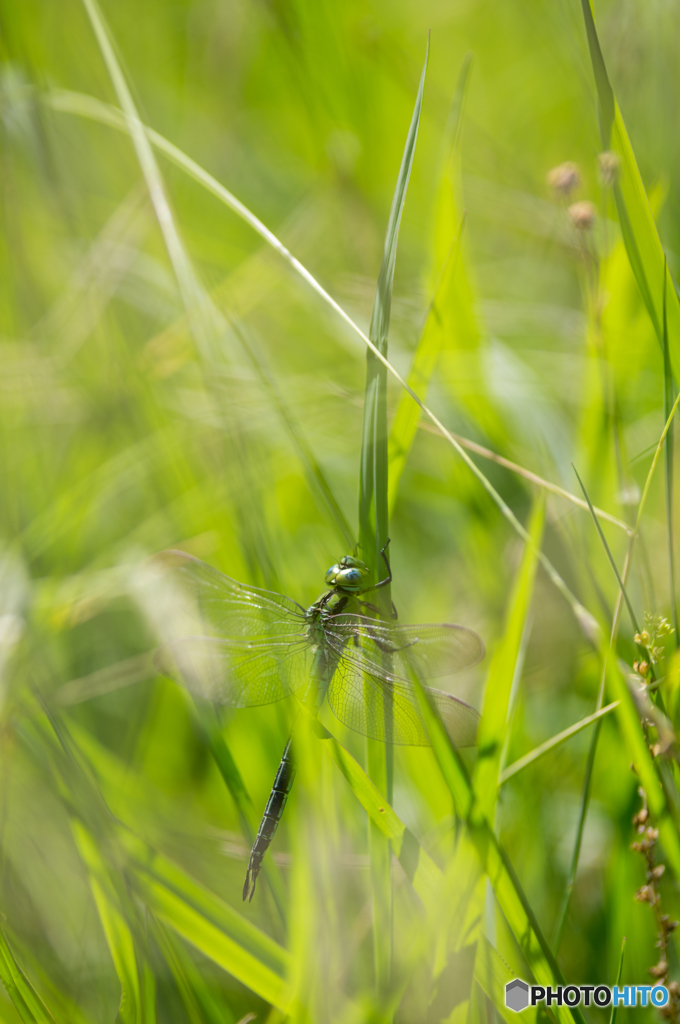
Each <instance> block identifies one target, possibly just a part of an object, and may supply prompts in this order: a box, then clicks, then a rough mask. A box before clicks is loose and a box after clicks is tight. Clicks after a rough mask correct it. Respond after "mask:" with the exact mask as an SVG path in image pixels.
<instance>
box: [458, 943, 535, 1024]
mask: <svg viewBox="0 0 680 1024" xmlns="http://www.w3.org/2000/svg"><path fill="white" fill-rule="evenodd" d="M515 977H516V976H515V974H514V973H513V972H512V971H511V970H510V968H509V967H508V965H507V964H506V962H505V960H504V959H503V958H502V957H501V955H500V954H499V952H498V950H497V949H496V948H495V947H494V946H492V945H491V943H490V942H489V940H488V939H487V938H486V936H485V935H482V936H481V937H480V939H479V942H478V943H477V954H476V956H475V971H474V978H475V981H476V982H477V984H478V985H479V986H480V988H481V989H482V991H483V992H485V993H486V995H487V996H488V998H489V999H490V1000H491V1002H492V1003H493V1005H494V1008H495V1009H496V1011H497V1012H498V1013H499V1014H500V1016H501V1017H502V1018H503V1020H506V1021H507V1022H508V1024H515V1022H516V1021H517V1014H516V1013H515V1011H514V1010H509V1009H508V1008H507V1006H506V1005H505V986H506V985H507V983H508V982H509V981H514V979H515ZM522 1020H523V1021H533V1022H534V1024H535V1022H536V1021H537V1020H538V1007H536V1006H527V1007H526V1009H525V1010H522Z"/></svg>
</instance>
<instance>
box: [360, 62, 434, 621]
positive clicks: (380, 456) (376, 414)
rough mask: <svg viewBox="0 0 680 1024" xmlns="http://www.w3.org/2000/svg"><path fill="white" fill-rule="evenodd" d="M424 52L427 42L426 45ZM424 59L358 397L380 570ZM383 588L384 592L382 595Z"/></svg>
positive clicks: (366, 510)
mask: <svg viewBox="0 0 680 1024" xmlns="http://www.w3.org/2000/svg"><path fill="white" fill-rule="evenodd" d="M428 51H429V43H428ZM427 59H428V55H427V54H426V56H425V64H424V65H423V70H422V73H421V76H420V85H419V87H418V95H417V97H416V103H415V107H414V110H413V117H412V119H411V125H410V127H409V131H408V135H407V137H406V145H405V147H404V154H403V156H402V161H401V167H400V168H399V174H398V177H397V184H396V187H395V190H394V196H393V198H392V207H391V209H390V216H389V220H388V222H387V231H386V233H385V246H384V250H383V257H382V263H381V266H380V274H379V276H378V286H377V289H376V294H375V300H374V302H373V312H372V313H371V323H370V326H369V330H368V336H369V339H370V341H371V342H372V345H371V346H370V348H369V351H368V353H367V356H366V359H367V362H366V390H365V396H364V427H363V439H362V446H361V478H360V494H359V541H360V543H361V551H362V556H363V558H364V559H365V560H366V561H367V562H368V564H369V565H370V566H371V567H372V568H373V569H374V571H376V572H379V571H380V549H381V548H382V546H383V544H385V543H386V541H387V537H388V520H389V510H388V503H387V502H388V494H387V472H388V453H387V367H386V365H385V363H384V362H383V360H381V359H379V358H377V356H378V355H380V356H382V357H383V359H386V358H387V338H388V334H389V327H390V312H391V308H392V285H393V281H394V268H395V263H396V259H397V241H398V238H399V225H400V223H401V215H402V212H403V209H404V203H405V201H406V190H407V188H408V182H409V178H410V177H411V169H412V167H413V158H414V156H415V148H416V140H417V138H418V126H419V124H420V112H421V109H422V104H423V90H424V88H425V72H426V70H427ZM388 589H389V588H386V590H388ZM383 594H384V595H385V597H384V598H383V604H384V606H385V608H386V609H389V595H388V594H386V591H383Z"/></svg>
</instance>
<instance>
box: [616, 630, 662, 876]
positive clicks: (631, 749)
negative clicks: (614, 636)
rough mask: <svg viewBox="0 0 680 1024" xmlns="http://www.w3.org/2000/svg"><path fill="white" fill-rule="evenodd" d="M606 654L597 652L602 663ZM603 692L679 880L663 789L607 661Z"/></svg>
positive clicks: (633, 709)
mask: <svg viewBox="0 0 680 1024" xmlns="http://www.w3.org/2000/svg"><path fill="white" fill-rule="evenodd" d="M605 654H606V651H604V650H603V651H602V652H601V657H602V659H603V661H604V656H605ZM606 683H607V691H608V693H609V696H610V698H611V699H613V700H615V701H618V707H617V708H616V718H617V721H618V723H619V728H620V730H621V735H622V736H623V740H624V743H625V745H626V749H627V753H628V756H629V757H630V759H631V761H632V762H633V764H634V765H635V769H636V771H637V774H638V776H639V778H640V783H641V785H642V786H643V788H644V790H645V793H646V794H647V805H648V807H649V811H650V814H651V815H652V820H653V821H654V823H655V824H656V826H657V827H658V829H659V833H660V839H661V843H662V845H663V848H664V853H665V854H666V857H667V859H668V861H669V863H670V865H671V866H672V869H673V871H674V873H675V875H676V877H678V878H680V838H679V831H678V828H677V826H676V823H675V822H674V821H673V818H672V815H671V808H670V806H669V803H668V801H667V799H666V795H665V793H664V788H663V785H662V782H661V779H660V778H659V775H658V774H657V771H656V767H655V765H656V761H655V760H652V756H651V754H650V752H649V744H648V742H647V738H646V736H645V734H644V732H643V730H642V727H641V725H640V716H639V711H638V708H637V706H636V704H635V701H634V700H633V697H632V694H631V693H630V690H629V688H628V686H627V684H626V681H625V679H624V677H623V675H622V673H621V671H620V669H619V667H618V665H614V664H612V659H611V658H609V659H608V660H607V662H606ZM657 760H659V759H657Z"/></svg>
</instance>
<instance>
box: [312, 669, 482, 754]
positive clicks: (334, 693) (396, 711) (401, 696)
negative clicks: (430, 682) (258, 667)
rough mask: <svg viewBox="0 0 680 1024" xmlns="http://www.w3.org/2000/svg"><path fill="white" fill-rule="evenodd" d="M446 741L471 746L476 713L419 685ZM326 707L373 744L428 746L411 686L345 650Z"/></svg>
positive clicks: (458, 701) (464, 705)
mask: <svg viewBox="0 0 680 1024" xmlns="http://www.w3.org/2000/svg"><path fill="white" fill-rule="evenodd" d="M425 692H426V694H427V696H428V698H429V700H430V704H431V705H432V707H433V709H434V710H435V711H436V712H437V714H438V715H439V717H440V719H441V721H442V723H443V724H444V727H445V729H446V731H447V733H448V734H449V737H450V738H451V741H452V742H453V743H455V744H456V746H459V747H470V746H474V743H475V737H476V734H477V723H478V721H479V715H478V714H477V712H476V711H475V709H474V708H471V707H470V705H469V704H466V703H465V702H464V701H462V700H459V699H458V698H457V697H452V696H451V695H450V694H448V693H444V692H442V691H441V690H433V689H431V688H429V687H425ZM327 699H328V703H329V705H330V708H331V711H332V712H333V714H334V715H335V716H336V717H337V718H339V719H340V721H341V722H343V724H344V725H347V726H349V728H350V729H354V731H355V732H359V733H361V734H362V735H363V736H368V737H370V738H371V739H374V740H381V741H383V742H384V743H395V744H403V745H408V746H420V747H423V746H429V743H430V740H429V737H428V732H427V726H426V725H425V722H424V720H423V715H422V712H421V710H420V706H419V704H418V696H417V694H416V692H415V690H414V688H413V686H412V685H411V684H410V683H409V682H408V681H407V680H405V679H400V678H398V677H397V676H395V675H393V674H392V673H390V672H388V671H387V670H386V669H384V668H379V667H378V666H377V665H372V663H371V662H370V661H369V659H368V658H363V659H362V658H360V657H356V655H355V653H354V652H353V651H352V650H351V649H346V650H345V653H344V656H343V657H342V658H341V660H340V662H339V663H338V666H337V668H336V670H335V673H334V675H333V678H332V680H331V684H330V686H329V688H328V695H327Z"/></svg>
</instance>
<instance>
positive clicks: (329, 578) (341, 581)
mask: <svg viewBox="0 0 680 1024" xmlns="http://www.w3.org/2000/svg"><path fill="white" fill-rule="evenodd" d="M368 574H369V568H368V566H367V565H366V563H365V562H361V561H360V560H359V559H358V558H353V557H352V555H345V557H344V558H341V559H340V561H339V562H337V563H336V564H335V565H332V566H331V567H330V569H329V570H328V572H327V573H326V585H327V586H329V587H337V588H338V590H346V591H348V592H349V593H350V594H358V593H359V591H361V590H362V589H363V587H364V584H365V582H366V579H367V578H368Z"/></svg>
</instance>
